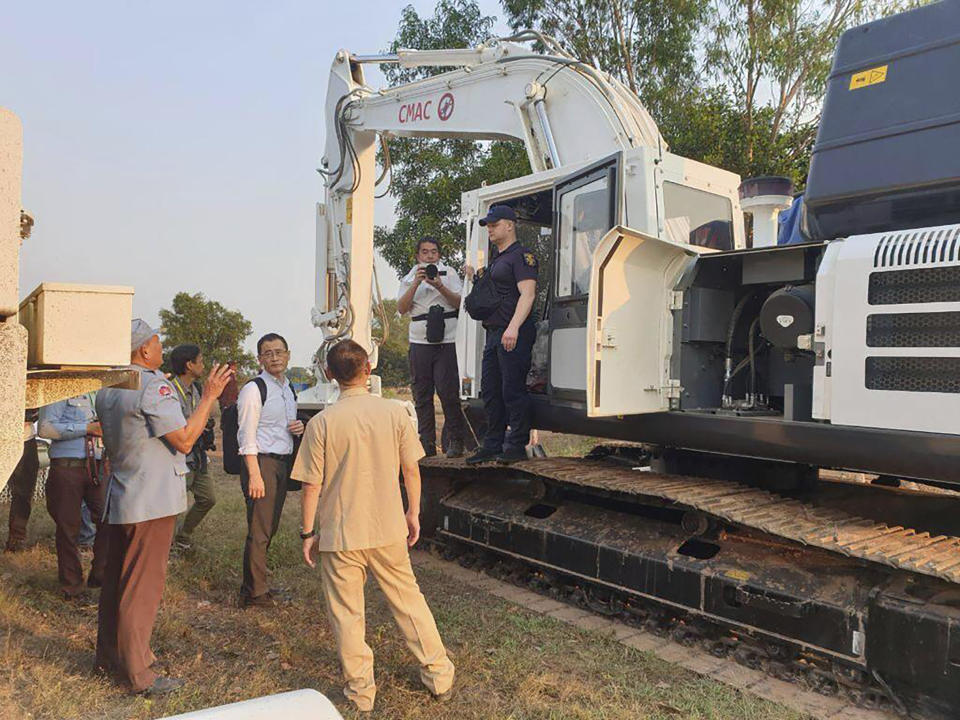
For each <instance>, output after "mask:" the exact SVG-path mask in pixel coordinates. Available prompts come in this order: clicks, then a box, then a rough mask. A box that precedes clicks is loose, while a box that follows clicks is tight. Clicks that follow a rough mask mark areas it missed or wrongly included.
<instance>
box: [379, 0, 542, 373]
mask: <svg viewBox="0 0 960 720" xmlns="http://www.w3.org/2000/svg"><path fill="white" fill-rule="evenodd" d="M494 22H495V18H493V17H489V16H484V15H483V14H482V13H481V12H480V9H479V7H478V6H477V4H476V2H473V1H472V0H440V2H438V3H437V6H436V8H435V10H434V14H433V16H432V17H428V18H422V17H420V16H419V15H418V14H417V12H416V10H415V9H414V8H413V7H412V6H407V7H405V8H404V9H403V11H402V13H401V19H400V27H399V29H398V30H397V35H396V38H395V39H394V41H393V43H391V46H390V49H389V51H390V52H394V51H396V50H397V49H398V48H401V47H412V48H418V49H437V48H456V47H469V46H474V45H477V44H479V43H481V42H484V41H487V40H489V39H490V37H491V32H492V30H493V25H494ZM381 69H382V70H383V73H384V75H385V76H386V78H387V80H388V81H389V82H390V83H391V84H392V85H396V84H399V83H406V82H412V81H414V80H417V79H420V78H424V77H429V76H431V75H435V74H437V73H439V72H443V71H445V70H448V69H449V68H430V67H427V68H402V67H399V66H397V65H382V66H381ZM390 158H391V184H390V190H391V192H392V194H393V195H394V196H395V197H396V198H397V205H396V223H395V224H394V226H393V227H392V228H389V229H388V228H385V227H378V228H376V230H375V232H374V245H375V246H376V248H377V250H379V252H380V255H381V256H382V257H383V259H384V260H386V261H387V263H389V264H390V266H391V267H392V268H393V269H394V270H396V271H397V272H398V273H400V274H405V273H406V272H407V271H408V270H409V269H410V266H411V265H412V264H413V261H414V254H415V249H416V243H417V240H418V239H420V237H422V236H424V235H432V236H433V237H435V238H437V239H438V240H439V241H440V243H441V247H442V248H443V250H444V260H445V261H446V262H447V263H449V264H451V265H453V266H454V267H456V268H459V267H460V266H461V264H462V262H463V247H464V237H463V225H462V223H461V222H460V195H461V194H462V193H463V192H465V191H467V190H472V189H475V188H478V187H480V185H481V184H482V183H484V182H486V183H487V184H493V183H498V182H502V181H503V180H510V179H512V178H515V177H519V176H521V175H526V174H528V173H529V172H530V164H529V162H528V160H527V155H526V151H525V150H524V148H523V145H522V144H521V143H519V142H493V143H481V142H476V141H473V140H434V139H428V138H391V140H390ZM404 362H406V361H405V360H404Z"/></svg>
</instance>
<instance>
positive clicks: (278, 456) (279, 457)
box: [257, 453, 293, 460]
mask: <svg viewBox="0 0 960 720" xmlns="http://www.w3.org/2000/svg"><path fill="white" fill-rule="evenodd" d="M257 456H258V457H268V458H273V459H274V460H289V459H290V458H292V457H293V453H287V454H286V455H283V454H281V453H257Z"/></svg>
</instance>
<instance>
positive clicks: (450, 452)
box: [447, 440, 463, 458]
mask: <svg viewBox="0 0 960 720" xmlns="http://www.w3.org/2000/svg"><path fill="white" fill-rule="evenodd" d="M462 456H463V443H462V442H460V441H459V440H452V441H451V442H450V444H449V445H448V446H447V457H448V458H458V457H462Z"/></svg>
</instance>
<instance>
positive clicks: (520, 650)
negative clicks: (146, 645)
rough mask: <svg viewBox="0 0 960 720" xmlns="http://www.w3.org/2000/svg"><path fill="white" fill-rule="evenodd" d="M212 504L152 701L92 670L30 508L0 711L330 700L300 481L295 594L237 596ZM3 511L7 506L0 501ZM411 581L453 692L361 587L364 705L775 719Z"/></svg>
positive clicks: (5, 584)
mask: <svg viewBox="0 0 960 720" xmlns="http://www.w3.org/2000/svg"><path fill="white" fill-rule="evenodd" d="M218 493H219V503H218V505H217V507H216V508H215V509H214V510H213V512H212V513H211V515H210V516H208V518H207V520H206V521H205V522H204V523H203V524H202V525H201V526H200V528H199V529H198V530H197V533H196V543H197V546H198V549H197V550H196V551H195V552H194V553H193V554H192V555H190V556H189V557H185V558H180V559H176V560H174V561H172V563H171V566H170V573H169V579H168V582H167V592H166V595H165V598H164V606H163V609H162V610H161V614H160V618H159V621H158V623H157V627H156V630H155V632H154V639H153V645H154V650H155V651H156V652H157V654H158V655H159V656H160V658H161V661H162V662H163V663H164V664H165V665H166V666H167V667H168V668H169V671H170V672H172V673H173V674H175V675H178V676H181V677H184V678H186V679H187V680H188V684H187V686H186V687H185V689H184V690H183V691H181V692H180V693H178V694H175V695H174V696H172V697H169V698H165V699H158V700H155V701H151V700H147V699H145V698H141V697H131V696H130V695H128V694H126V693H125V692H124V690H123V689H122V688H120V687H118V686H116V685H114V684H112V683H111V682H110V681H108V680H104V679H101V678H98V677H95V676H94V675H93V674H92V673H91V664H92V661H93V649H94V642H95V635H96V607H95V606H94V605H89V606H86V607H77V606H74V605H68V604H65V603H64V602H62V601H61V600H60V599H59V595H58V592H57V584H56V559H55V555H54V552H53V525H52V522H51V521H50V519H49V517H47V514H46V512H45V511H44V508H43V507H42V505H41V506H39V507H36V508H35V511H34V517H33V518H32V519H31V527H30V533H31V535H30V542H31V543H32V544H33V545H32V547H31V548H30V549H29V550H27V551H25V552H23V553H20V554H16V555H9V554H7V555H2V556H0V632H2V635H0V643H2V655H0V718H3V720H14V719H17V720H20V719H21V718H81V717H104V718H154V717H161V716H164V715H172V714H176V713H179V712H184V711H188V710H192V709H197V708H203V707H207V706H211V705H217V704H222V703H228V702H235V701H238V700H243V699H247V698H251V697H256V696H259V695H265V694H270V693H276V692H281V691H285V690H290V689H296V688H316V689H318V690H319V691H320V692H323V693H324V694H327V695H328V696H330V697H331V699H333V700H334V701H335V702H336V703H337V704H338V706H340V707H341V708H343V709H342V712H344V714H345V716H346V717H351V713H350V712H349V711H348V710H347V709H345V708H344V701H343V700H342V697H341V696H340V695H339V687H340V675H339V667H338V664H337V661H336V658H335V654H334V646H333V640H332V638H331V635H330V631H329V630H328V628H327V624H326V620H325V618H324V614H323V606H322V600H321V597H320V592H319V590H320V588H319V577H318V575H317V573H315V572H312V571H310V570H309V569H308V568H306V567H305V566H303V565H302V563H301V561H300V559H299V556H298V555H299V552H298V551H299V539H298V537H297V534H296V533H297V522H298V510H299V496H297V495H291V496H289V497H288V507H287V509H286V512H285V513H284V519H283V527H282V529H281V531H280V533H279V534H278V536H277V538H276V540H275V542H274V545H273V547H272V548H271V553H270V554H271V562H272V567H273V568H275V570H274V574H273V584H274V585H276V586H280V587H283V588H285V589H287V590H289V591H290V593H291V594H292V596H293V604H292V605H290V606H289V607H283V608H279V609H276V610H272V611H263V610H252V611H243V610H241V609H239V608H238V607H237V604H236V594H237V590H238V588H239V585H240V553H241V547H242V541H243V535H244V532H245V524H244V517H243V504H242V499H241V496H240V491H239V489H238V487H237V482H236V481H235V480H234V479H232V478H228V477H226V476H221V477H220V478H219V479H218ZM0 516H2V517H5V514H0ZM419 575H420V580H421V585H422V587H423V590H424V592H425V594H426V596H427V599H428V601H429V602H430V605H431V606H432V607H433V609H434V612H435V614H436V617H437V621H438V624H439V626H440V629H441V633H442V634H443V636H444V639H445V641H446V643H447V645H448V646H449V648H450V651H451V655H452V656H453V658H454V662H455V663H456V664H457V667H458V685H459V688H460V689H459V692H458V695H457V697H456V698H455V699H454V700H453V701H452V703H450V704H447V705H443V706H437V705H436V704H434V703H432V701H431V700H430V699H429V697H428V696H427V695H426V693H425V692H424V691H423V690H422V689H421V687H420V686H419V684H418V682H417V680H416V676H415V668H414V666H413V664H412V662H411V658H410V656H409V655H408V653H407V651H406V649H405V648H404V647H403V644H402V642H401V641H400V639H399V636H398V633H397V632H396V629H395V627H394V625H393V622H392V620H391V619H390V617H389V613H388V611H387V610H386V607H385V604H384V602H383V598H382V596H381V595H380V593H379V590H373V589H371V590H370V592H369V599H368V607H369V614H368V629H367V636H368V640H369V641H370V643H371V645H372V646H373V648H374V652H375V653H376V659H377V660H376V661H377V681H378V684H379V693H378V697H377V713H376V717H378V718H457V719H458V720H466V719H468V718H478V719H479V718H513V719H516V720H521V719H525V718H584V719H587V718H590V719H594V718H596V719H600V718H603V719H604V720H607V719H616V718H624V719H626V718H630V719H635V718H651V719H653V718H664V719H666V718H703V719H706V718H710V719H712V720H719V719H721V718H731V719H732V718H737V719H738V720H741V719H747V720H781V719H782V720H785V719H786V718H797V717H798V716H797V715H796V714H795V713H792V712H790V711H788V710H785V709H782V708H779V707H777V706H775V705H773V704H770V703H766V702H762V701H759V700H756V699H754V698H751V697H749V696H745V695H741V694H740V693H739V692H737V691H735V690H733V689H730V688H728V687H726V686H723V685H720V684H718V683H715V682H712V681H708V680H705V679H701V678H698V677H697V676H695V675H693V674H691V673H688V672H686V671H683V670H680V669H678V668H676V667H673V666H670V665H668V664H666V663H664V662H662V661H660V660H658V659H656V658H654V657H652V656H650V655H647V654H644V653H640V652H637V651H635V650H632V649H630V648H627V647H624V646H622V645H620V644H619V643H616V642H614V641H612V640H610V639H608V638H605V637H603V636H600V635H598V634H594V633H586V632H582V631H579V630H577V629H575V628H571V627H570V626H568V625H565V624H563V623H560V622H558V621H555V620H553V619H551V618H547V617H543V616H538V615H536V614H534V613H531V612H529V611H526V610H523V609H519V608H517V607H515V606H513V605H511V604H509V603H507V602H505V601H502V600H499V599H497V598H495V597H492V596H487V595H483V594H479V593H478V591H477V590H475V589H473V588H470V587H467V586H464V585H462V584H460V583H458V582H456V581H453V580H451V579H449V578H447V577H445V576H443V575H439V574H437V573H435V572H429V571H427V570H420V571H419Z"/></svg>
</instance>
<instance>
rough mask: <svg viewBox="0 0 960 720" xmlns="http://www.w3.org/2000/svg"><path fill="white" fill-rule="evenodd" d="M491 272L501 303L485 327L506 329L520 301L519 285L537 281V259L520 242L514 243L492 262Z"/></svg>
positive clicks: (486, 321) (485, 322)
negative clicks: (524, 281)
mask: <svg viewBox="0 0 960 720" xmlns="http://www.w3.org/2000/svg"><path fill="white" fill-rule="evenodd" d="M489 272H490V277H492V278H493V284H494V286H495V287H496V289H497V292H498V293H499V294H500V297H501V302H500V307H499V308H498V309H497V311H496V312H495V313H493V315H491V316H490V317H488V318H487V319H486V320H485V321H484V323H483V326H484V327H491V328H505V327H507V325H509V324H510V321H511V320H512V319H513V313H514V312H515V311H516V309H517V302H518V301H519V300H520V290H519V289H518V288H517V283H518V282H520V281H521V280H536V279H537V258H536V256H535V255H534V254H533V253H532V252H530V251H528V250H527V249H526V248H525V247H523V246H522V245H521V244H520V243H519V242H514V243H513V244H512V245H511V246H510V247H508V248H507V249H506V250H504V251H503V252H501V253H497V254H496V255H495V256H494V257H493V258H492V259H491V260H490V265H489Z"/></svg>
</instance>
